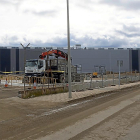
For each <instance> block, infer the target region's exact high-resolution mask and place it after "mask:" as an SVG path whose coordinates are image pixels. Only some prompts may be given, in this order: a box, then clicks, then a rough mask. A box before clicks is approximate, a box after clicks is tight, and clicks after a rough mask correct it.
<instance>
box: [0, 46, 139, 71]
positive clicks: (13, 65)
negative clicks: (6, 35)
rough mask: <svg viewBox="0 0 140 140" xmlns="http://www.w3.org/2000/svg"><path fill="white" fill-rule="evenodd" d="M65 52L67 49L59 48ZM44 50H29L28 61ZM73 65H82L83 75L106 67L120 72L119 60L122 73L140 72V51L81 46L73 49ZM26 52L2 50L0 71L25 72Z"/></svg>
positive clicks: (0, 49) (27, 52)
mask: <svg viewBox="0 0 140 140" xmlns="http://www.w3.org/2000/svg"><path fill="white" fill-rule="evenodd" d="M58 49H59V50H62V51H64V52H68V50H67V49H64V48H58ZM44 51H45V50H44V48H40V47H38V48H28V49H27V50H26V59H38V58H39V55H40V54H41V53H42V52H44ZM71 57H72V64H73V65H82V72H83V73H90V72H93V71H95V66H104V67H105V69H106V71H114V72H118V66H117V60H122V61H123V66H122V67H121V72H125V71H131V70H132V71H135V70H136V71H140V49H131V48H128V49H127V48H126V49H124V48H117V49H116V48H108V49H107V48H88V47H86V49H84V48H83V49H82V48H81V47H80V45H79V47H78V48H76V49H71ZM23 70H24V50H23V49H22V48H15V47H12V48H6V47H4V48H3V47H1V48H0V71H2V72H5V71H6V72H10V71H23Z"/></svg>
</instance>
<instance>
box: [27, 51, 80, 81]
mask: <svg viewBox="0 0 140 140" xmlns="http://www.w3.org/2000/svg"><path fill="white" fill-rule="evenodd" d="M52 55H54V56H55V58H53V59H52V58H51V59H50V57H52ZM60 57H61V58H60ZM71 75H72V81H75V76H76V75H77V67H76V66H73V65H71ZM25 76H26V77H28V76H30V77H32V76H36V77H43V76H45V77H52V78H55V79H56V81H57V82H58V83H62V82H63V81H64V80H65V82H68V54H67V53H65V52H62V51H60V50H57V49H56V50H50V51H47V52H43V53H42V54H41V55H39V59H31V60H26V65H25Z"/></svg>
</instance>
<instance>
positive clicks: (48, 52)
mask: <svg viewBox="0 0 140 140" xmlns="http://www.w3.org/2000/svg"><path fill="white" fill-rule="evenodd" d="M53 53H54V54H55V56H56V57H59V56H61V57H63V58H65V59H66V60H68V54H67V53H65V52H62V51H60V50H51V51H47V52H43V53H42V54H41V55H40V56H39V58H40V59H44V58H45V57H46V56H47V55H51V54H53Z"/></svg>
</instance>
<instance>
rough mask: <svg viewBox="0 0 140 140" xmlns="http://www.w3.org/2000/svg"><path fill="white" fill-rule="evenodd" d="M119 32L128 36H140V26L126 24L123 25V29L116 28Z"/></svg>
mask: <svg viewBox="0 0 140 140" xmlns="http://www.w3.org/2000/svg"><path fill="white" fill-rule="evenodd" d="M116 32H117V33H119V34H121V35H124V36H126V37H129V38H131V37H139V36H140V28H139V27H135V26H126V25H123V29H122V30H116Z"/></svg>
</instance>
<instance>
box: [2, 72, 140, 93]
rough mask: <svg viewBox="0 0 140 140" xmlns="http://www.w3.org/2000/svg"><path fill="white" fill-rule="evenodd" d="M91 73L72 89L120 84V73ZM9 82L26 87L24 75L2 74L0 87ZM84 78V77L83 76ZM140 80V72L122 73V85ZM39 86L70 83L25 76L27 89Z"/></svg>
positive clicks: (9, 83) (58, 85)
mask: <svg viewBox="0 0 140 140" xmlns="http://www.w3.org/2000/svg"><path fill="white" fill-rule="evenodd" d="M90 76H91V75H88V76H87V75H86V76H85V79H84V81H83V80H82V82H72V83H71V85H72V86H71V88H72V91H82V90H89V89H96V88H104V87H108V86H115V85H119V75H118V74H109V75H103V76H102V75H100V76H98V78H92V77H90ZM6 79H7V82H8V86H9V87H11V86H18V87H21V88H22V89H24V75H13V74H11V75H0V87H2V86H3V87H4V84H5V82H6ZM82 79H83V78H82ZM136 81H140V73H121V75H120V85H121V84H127V83H130V82H136ZM34 86H35V88H36V89H39V88H51V87H64V88H65V87H68V86H69V85H68V83H65V81H64V82H63V83H56V79H54V78H49V77H25V90H27V89H33V88H34Z"/></svg>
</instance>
